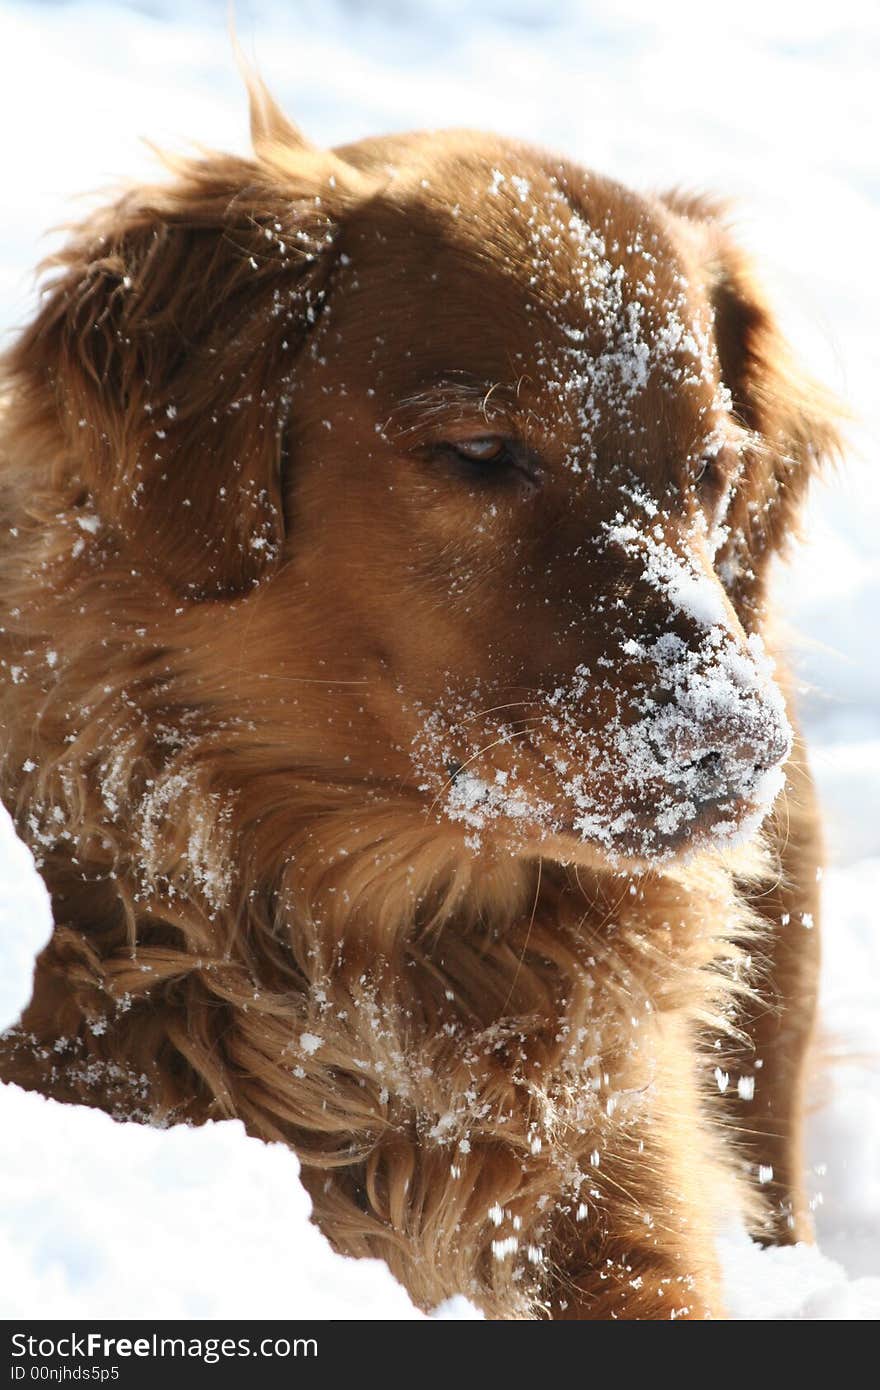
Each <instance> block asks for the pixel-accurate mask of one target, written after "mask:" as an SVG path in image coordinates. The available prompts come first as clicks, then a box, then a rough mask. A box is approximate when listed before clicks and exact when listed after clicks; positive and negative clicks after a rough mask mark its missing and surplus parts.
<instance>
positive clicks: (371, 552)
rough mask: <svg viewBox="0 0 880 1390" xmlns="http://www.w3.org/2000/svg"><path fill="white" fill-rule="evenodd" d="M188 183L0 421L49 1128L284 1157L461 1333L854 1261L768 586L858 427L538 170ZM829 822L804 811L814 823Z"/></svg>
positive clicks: (461, 145)
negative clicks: (821, 481)
mask: <svg viewBox="0 0 880 1390" xmlns="http://www.w3.org/2000/svg"><path fill="white" fill-rule="evenodd" d="M252 133H253V144H254V154H253V157H252V158H247V159H244V158H235V157H231V156H225V155H221V154H210V153H206V154H204V155H202V156H200V157H197V158H193V159H190V160H177V161H169V163H170V178H168V179H166V181H165V182H163V183H161V184H158V185H157V186H155V187H137V188H133V189H131V190H130V191H128V192H126V193H124V195H123V196H121V197H120V198H119V200H118V201H117V202H115V203H114V204H113V205H112V206H109V207H106V208H105V209H104V210H102V211H99V212H97V213H96V214H95V215H93V216H92V217H91V218H90V219H89V220H88V221H87V222H86V223H85V224H84V225H83V226H82V227H80V228H79V229H78V230H77V231H76V232H75V233H74V234H73V235H72V237H71V239H70V240H69V242H68V244H67V245H66V246H65V248H64V249H63V250H62V251H61V252H60V253H59V254H58V255H57V256H55V257H54V258H53V262H52V265H53V268H54V269H53V272H52V274H51V275H50V277H49V279H48V283H47V285H46V288H45V295H44V300H43V303H42V307H41V308H40V310H39V312H38V314H37V315H36V316H35V318H34V320H33V322H32V323H31V324H30V325H29V326H28V327H27V328H26V329H25V330H24V331H23V332H22V333H21V335H20V337H19V338H18V340H17V341H16V342H15V344H14V345H13V347H12V349H11V351H10V352H9V353H8V354H7V357H6V360H5V366H4V375H3V404H2V415H0V455H2V478H0V488H2V500H0V508H2V517H3V551H2V561H0V564H2V585H0V594H2V598H0V607H2V616H0V624H2V651H0V656H2V664H0V672H2V712H0V721H2V726H3V729H4V735H3V762H2V794H3V798H4V800H5V802H6V804H7V805H8V806H9V808H10V810H11V811H12V812H13V814H14V815H15V817H16V820H17V824H18V827H19V830H20V833H21V834H22V836H23V838H24V839H25V840H26V842H27V843H28V844H29V845H30V846H31V847H32V848H33V850H34V852H35V854H36V855H37V857H38V861H39V863H40V864H41V866H42V871H43V873H44V875H45V879H46V882H47V884H48V885H49V888H50V890H51V894H52V900H53V905H54V914H55V922H56V927H55V933H54V937H53V939H52V942H51V944H50V945H49V947H48V948H47V950H46V951H45V952H44V953H43V955H42V957H41V958H40V960H39V962H38V966H37V970H36V975H35V989H34V996H33V1000H32V1002H31V1004H30V1006H29V1007H28V1009H27V1010H26V1011H25V1014H24V1015H23V1017H22V1020H21V1022H20V1025H19V1026H18V1027H17V1028H15V1029H13V1030H12V1031H11V1032H10V1033H8V1034H7V1035H6V1036H5V1038H4V1039H3V1042H2V1054H0V1057H2V1065H0V1071H2V1074H3V1076H4V1077H5V1078H6V1079H7V1080H13V1081H17V1082H18V1083H19V1084H21V1085H24V1086H27V1087H34V1088H38V1089H39V1090H41V1091H43V1092H45V1093H46V1094H48V1095H51V1096H54V1097H56V1098H59V1099H63V1100H70V1101H76V1102H80V1103H85V1104H91V1105H99V1106H102V1107H104V1108H106V1109H108V1110H110V1111H111V1112H112V1113H113V1114H115V1115H117V1116H120V1117H134V1118H141V1119H147V1120H150V1121H152V1122H154V1123H155V1122H157V1121H158V1122H164V1123H171V1122H174V1121H184V1122H187V1123H199V1122H201V1121H203V1120H205V1119H206V1118H209V1117H215V1118H217V1117H225V1116H237V1117H240V1118H241V1119H242V1120H243V1121H244V1123H245V1125H246V1126H247V1128H248V1130H249V1131H250V1132H251V1133H252V1134H254V1135H257V1136H260V1137H261V1138H263V1139H267V1140H280V1141H282V1142H284V1143H286V1144H289V1145H290V1146H291V1147H292V1148H293V1149H294V1150H295V1151H296V1153H297V1154H298V1155H299V1158H300V1161H301V1164H302V1171H303V1177H304V1181H305V1182H306V1185H307V1187H308V1190H309V1192H310V1193H311V1196H312V1199H313V1202H314V1213H315V1219H316V1220H317V1222H318V1223H319V1224H320V1226H321V1228H322V1229H323V1230H324V1231H325V1232H326V1233H327V1235H328V1236H329V1237H330V1239H331V1241H332V1242H333V1243H334V1245H335V1246H336V1247H337V1248H338V1249H339V1250H341V1251H344V1252H347V1253H349V1254H354V1255H378V1256H381V1257H382V1258H384V1259H385V1260H386V1261H387V1262H388V1264H389V1265H390V1267H391V1269H392V1270H393V1271H394V1273H395V1274H396V1275H397V1276H398V1277H399V1278H400V1279H401V1280H402V1281H403V1283H404V1284H405V1286H406V1287H407V1289H408V1290H409V1291H410V1293H411V1295H412V1297H413V1298H414V1299H415V1300H416V1302H417V1303H419V1304H420V1305H422V1306H423V1307H425V1308H430V1307H432V1306H433V1305H435V1304H437V1303H439V1302H440V1301H441V1300H442V1299H444V1298H445V1297H447V1296H449V1295H451V1294H455V1293H464V1294H466V1295H467V1296H468V1297H469V1298H471V1299H472V1300H473V1301H474V1302H475V1303H476V1304H477V1305H478V1306H479V1307H480V1308H481V1309H483V1310H484V1311H485V1313H486V1314H487V1315H488V1316H491V1317H554V1318H557V1317H558V1318H562V1317H565V1318H572V1317H574V1318H678V1317H686V1318H705V1317H716V1316H723V1315H724V1304H723V1298H722V1295H721V1292H720V1278H719V1271H718V1265H717V1259H716V1254H715V1248H714V1232H715V1228H716V1224H717V1221H718V1216H719V1212H723V1211H724V1210H727V1209H729V1204H730V1202H731V1201H734V1200H736V1201H742V1202H745V1204H746V1207H747V1209H748V1211H749V1213H750V1215H749V1219H750V1221H751V1222H752V1227H753V1229H754V1231H755V1233H756V1234H757V1235H758V1236H759V1238H761V1239H764V1240H777V1241H790V1240H794V1239H801V1238H804V1237H805V1236H807V1235H808V1232H809V1216H808V1211H807V1206H806V1202H805V1195H804V1189H803V1181H802V1173H801V1157H800V1126H801V1101H802V1089H803V1071H804V1057H805V1052H806V1048H807V1044H808V1042H809V1039H810V1034H811V1029H812V1026H813V1016H814V1006H815V992H816V960H817V949H818V935H817V922H818V909H817V883H816V880H817V866H818V863H819V857H818V856H819V848H818V840H819V835H818V826H817V817H816V812H815V806H814V799H813V794H812V790H811V784H810V780H809V775H808V773H807V771H806V768H805V762H804V753H803V749H802V747H801V746H800V743H799V739H798V738H797V735H796V734H794V733H793V732H792V726H793V718H794V717H793V712H792V709H791V702H790V698H789V697H788V695H787V694H786V693H785V691H786V687H785V682H784V680H782V682H781V683H780V674H779V671H778V670H777V673H776V675H775V677H774V676H773V675H771V671H772V667H773V662H772V658H771V656H770V655H769V654H768V650H767V647H768V645H769V640H770V639H769V632H768V619H767V613H766V594H765V586H766V579H767V572H768V566H769V562H770V560H771V557H772V556H774V555H775V554H777V553H778V552H779V551H780V550H782V549H783V548H784V547H785V544H786V542H787V540H788V539H789V537H790V536H791V535H792V532H793V528H794V525H795V520H796V516H797V513H798V508H799V505H800V503H801V500H802V497H803V494H804V490H805V487H806V484H807V481H808V479H809V477H810V475H811V474H812V473H813V472H814V470H815V468H816V466H817V463H818V462H819V461H820V460H821V458H822V456H823V455H828V454H829V453H832V452H833V451H834V450H835V449H836V434H835V427H834V423H833V412H832V411H830V409H829V407H828V405H827V403H826V402H825V400H824V398H823V397H822V396H821V394H820V393H819V392H818V390H817V389H816V388H814V387H812V386H811V385H810V384H809V383H807V382H806V381H805V380H804V379H803V378H802V377H801V376H800V375H799V373H798V372H797V371H796V370H795V369H794V368H793V367H792V365H791V363H790V361H789V357H788V354H787V351H786V348H785V345H784V343H783V342H782V340H781V337H780V334H779V332H778V329H777V327H776V324H775V320H774V318H773V315H772V313H771V312H770V310H769V309H768V307H767V305H766V303H765V300H764V298H763V297H762V294H761V292H760V291H759V289H758V288H757V286H756V283H755V280H754V277H753V273H752V270H751V268H750V265H749V263H748V261H747V259H746V257H745V256H744V255H743V254H742V253H741V252H740V251H739V250H738V249H737V246H736V244H735V242H734V240H733V239H732V237H731V235H730V232H729V230H728V228H727V226H726V224H725V220H724V215H723V212H722V210H721V209H720V208H719V207H718V206H717V205H715V204H713V203H712V202H710V201H708V200H705V199H703V198H698V197H685V196H682V195H679V194H668V195H664V196H640V195H638V194H636V193H633V192H630V191H628V190H627V189H625V188H623V187H621V186H620V185H618V184H616V183H613V182H611V181H610V180H608V179H607V178H603V177H600V176H599V175H597V174H594V173H591V172H588V171H586V170H584V169H582V168H579V167H578V166H576V165H575V164H573V163H571V162H569V161H567V160H564V159H560V158H557V157H555V156H552V155H549V154H547V153H545V152H543V151H540V150H536V149H533V148H530V147H528V146H526V145H523V144H518V143H515V142H512V141H509V140H504V139H500V138H496V137H493V136H489V135H483V134H477V133H472V132H441V133H429V134H412V135H399V136H391V137H387V138H381V139H371V140H365V141H363V142H361V143H358V144H354V145H350V146H346V147H344V148H339V149H336V150H333V151H329V150H322V149H318V148H316V147H314V146H312V145H311V144H309V143H308V142H307V141H306V140H305V139H304V138H303V137H302V136H301V135H300V134H299V133H298V132H297V131H296V130H295V129H294V128H293V127H292V126H291V125H290V124H289V123H288V122H287V120H286V119H285V118H284V116H283V115H282V114H281V113H280V112H279V110H278V109H277V107H276V106H275V105H274V103H273V102H272V100H271V98H270V97H269V96H268V94H267V93H266V92H265V90H264V89H263V88H262V87H261V86H260V85H259V84H258V83H254V84H253V88H252ZM783 784H785V791H784V793H783V792H782V788H783Z"/></svg>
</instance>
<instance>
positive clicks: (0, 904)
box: [0, 805, 52, 1028]
mask: <svg viewBox="0 0 880 1390" xmlns="http://www.w3.org/2000/svg"><path fill="white" fill-rule="evenodd" d="M51 935H52V905H51V903H50V901H49V894H48V893H47V892H46V887H45V885H44V883H43V880H42V879H41V878H40V876H39V875H38V873H37V871H36V869H35V867H34V860H33V855H32V854H31V852H30V850H29V849H28V848H27V847H26V846H25V845H23V844H22V842H21V840H19V838H18V836H17V835H16V833H15V827H14V826H13V824H12V821H11V819H10V817H9V813H8V811H7V810H6V808H5V807H4V806H2V805H0V1028H8V1027H9V1026H10V1025H11V1024H13V1023H15V1022H16V1020H17V1018H18V1016H19V1014H20V1013H21V1011H22V1009H23V1008H24V1006H25V1004H27V1002H28V1000H29V999H30V997H31V988H32V984H33V974H34V957H35V956H37V955H38V954H39V952H40V951H41V950H42V949H43V947H44V946H45V945H46V943H47V942H48V940H49V937H50V936H51Z"/></svg>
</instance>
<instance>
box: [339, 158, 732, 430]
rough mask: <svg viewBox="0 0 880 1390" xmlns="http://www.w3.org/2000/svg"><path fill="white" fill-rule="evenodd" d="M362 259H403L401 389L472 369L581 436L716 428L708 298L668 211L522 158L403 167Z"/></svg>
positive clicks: (393, 295)
mask: <svg viewBox="0 0 880 1390" xmlns="http://www.w3.org/2000/svg"><path fill="white" fill-rule="evenodd" d="M359 243H360V245H359V248H358V257H359V259H361V260H362V261H364V260H366V263H367V266H368V267H369V263H371V262H372V264H373V266H374V267H375V266H377V265H378V264H382V265H383V266H385V267H387V264H388V262H389V261H391V262H392V263H393V268H394V274H393V276H392V277H391V278H390V281H386V288H385V291H384V296H385V297H384V301H383V305H382V313H381V316H382V317H383V318H387V316H389V315H391V316H394V315H395V313H396V312H397V313H401V314H402V315H405V317H406V318H407V320H408V325H409V332H408V335H407V337H408V340H409V341H408V344H407V347H408V350H407V353H406V356H405V359H404V361H403V362H402V363H401V364H400V370H399V373H398V375H399V376H400V377H401V386H400V389H401V391H402V392H404V394H405V393H406V392H408V391H411V392H413V393H415V392H417V391H418V390H419V389H422V388H423V387H424V386H425V385H429V384H431V380H432V378H433V377H436V376H439V377H443V376H445V375H448V374H449V373H450V372H456V371H457V372H460V373H461V374H463V375H465V376H468V377H472V378H473V379H474V380H476V381H482V382H485V384H486V385H487V387H488V386H493V387H497V386H506V387H510V388H515V390H516V394H517V397H518V399H519V400H520V401H521V402H522V403H523V404H524V405H526V404H528V405H530V406H531V407H532V408H534V409H535V410H536V411H537V412H538V413H539V414H541V415H543V416H544V417H546V416H547V415H548V412H549V414H551V415H552V416H553V418H554V419H555V420H556V421H557V422H558V423H559V425H560V427H562V428H565V430H566V431H567V433H568V435H569V436H570V438H572V439H575V438H577V439H578V440H579V441H581V442H583V441H585V440H587V441H588V440H590V439H597V438H599V437H600V436H601V437H602V438H604V439H605V440H606V441H607V440H608V439H609V437H611V438H613V439H615V440H619V439H620V437H622V436H623V437H625V438H626V439H627V440H629V441H630V442H632V441H633V440H637V439H639V438H647V436H649V435H650V436H652V438H653V437H655V436H656V434H657V431H658V428H659V427H661V426H662V428H663V432H664V433H665V434H667V435H669V436H671V437H675V436H676V435H678V436H680V435H681V433H682V431H684V432H686V433H688V434H690V435H693V436H694V439H695V441H696V439H697V438H698V437H699V434H700V432H701V430H704V432H707V433H708V432H710V431H711V429H712V427H713V424H714V423H715V422H716V421H717V419H718V417H719V415H720V413H721V412H722V411H723V408H724V405H725V402H724V400H723V391H722V389H721V388H720V386H719V372H718V363H717V357H716V353H715V348H714V341H713V336H712V331H711V314H710V312H709V308H708V304H707V301H706V297H705V295H704V293H703V291H702V288H701V286H700V284H699V282H698V279H697V278H696V276H695V275H694V273H693V272H692V269H691V267H690V266H689V264H688V260H687V252H686V248H685V247H682V246H680V245H679V244H678V242H677V240H676V237H675V235H674V232H673V231H672V219H671V218H670V217H669V216H668V214H667V213H666V212H665V209H664V208H663V207H662V205H661V204H660V203H658V202H657V201H655V200H649V199H646V198H642V197H640V196H639V195H638V194H635V193H633V192H631V191H629V190H627V189H625V188H623V187H621V186H620V185H618V184H615V183H612V182H611V181H610V180H607V179H604V178H602V177H600V176H598V175H595V174H591V173H589V172H588V171H585V170H582V169H579V168H577V167H576V166H573V165H569V164H565V163H561V162H560V161H558V160H553V159H552V158H551V157H548V156H543V157H542V156H541V155H540V154H539V153H538V152H534V151H529V150H527V149H524V148H523V147H508V146H505V145H503V144H502V145H498V146H495V147H493V148H491V149H488V150H483V149H480V148H474V147H468V148H466V149H465V150H463V151H462V150H455V151H452V152H448V151H447V152H444V153H443V154H442V155H438V156H436V157H435V158H433V159H432V160H425V161H423V162H422V163H421V164H417V165H416V166H415V167H414V168H410V167H409V166H404V167H403V169H394V170H393V175H392V178H391V181H390V183H389V185H388V187H387V190H386V193H385V197H384V199H383V200H382V204H381V205H375V204H374V206H373V208H372V209H371V218H366V219H364V220H363V222H362V225H361V229H360V235H359Z"/></svg>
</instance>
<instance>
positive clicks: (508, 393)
mask: <svg viewBox="0 0 880 1390" xmlns="http://www.w3.org/2000/svg"><path fill="white" fill-rule="evenodd" d="M515 402H516V387H515V386H509V385H506V384H505V383H503V382H500V381H494V382H493V381H463V380H461V379H454V378H443V379H441V380H440V381H436V382H433V383H432V384H431V385H429V386H426V387H424V388H423V389H422V390H419V391H414V392H413V393H411V394H410V395H408V396H404V397H402V398H401V400H399V401H398V403H397V404H396V405H395V406H394V408H393V409H392V410H391V411H389V413H388V417H387V421H386V424H387V426H390V427H391V428H392V429H396V430H399V431H401V432H403V433H407V432H409V431H410V430H415V429H419V428H424V427H425V426H426V425H431V424H433V423H440V422H441V421H445V420H448V419H449V418H450V416H451V415H454V414H455V413H456V412H461V413H462V414H466V415H473V414H475V413H479V414H480V415H482V416H483V418H484V419H485V420H486V421H487V423H488V422H489V421H490V419H493V420H494V419H497V418H498V416H499V415H500V416H504V415H507V414H509V413H510V412H511V411H512V410H513V408H514V405H515Z"/></svg>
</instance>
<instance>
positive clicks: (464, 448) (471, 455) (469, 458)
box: [446, 434, 513, 464]
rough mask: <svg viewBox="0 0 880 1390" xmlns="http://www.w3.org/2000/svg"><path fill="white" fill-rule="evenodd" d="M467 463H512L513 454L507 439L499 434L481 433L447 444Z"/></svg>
mask: <svg viewBox="0 0 880 1390" xmlns="http://www.w3.org/2000/svg"><path fill="white" fill-rule="evenodd" d="M446 447H447V448H448V449H450V450H451V451H452V452H453V453H454V454H458V456H459V458H461V459H464V460H465V462H466V463H476V464H498V463H511V462H512V461H513V460H512V455H511V451H510V447H509V445H508V442H507V440H506V439H502V437H501V435H499V434H486V435H481V436H480V437H478V438H477V439H460V440H457V441H456V442H455V443H452V444H448V445H447V446H446Z"/></svg>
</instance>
